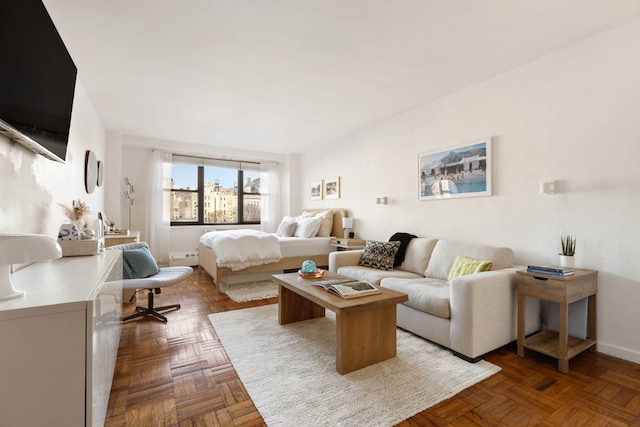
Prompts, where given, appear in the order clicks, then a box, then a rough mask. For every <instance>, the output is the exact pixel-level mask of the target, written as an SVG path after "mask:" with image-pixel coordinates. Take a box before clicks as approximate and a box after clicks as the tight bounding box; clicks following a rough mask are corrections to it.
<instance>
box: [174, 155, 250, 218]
mask: <svg viewBox="0 0 640 427" xmlns="http://www.w3.org/2000/svg"><path fill="white" fill-rule="evenodd" d="M253 166H254V167H253V168H246V167H244V168H243V169H242V170H239V169H232V168H224V167H213V166H197V165H193V164H180V163H174V164H173V165H172V169H171V185H172V187H171V222H172V223H174V224H180V223H184V224H187V223H188V224H194V223H195V224H239V223H240V224H241V223H257V222H260V171H259V170H258V165H253ZM239 180H241V182H243V184H244V185H242V186H241V187H238V182H239ZM199 182H200V183H202V184H201V186H202V188H200V186H199ZM201 204H202V209H200V205H201Z"/></svg>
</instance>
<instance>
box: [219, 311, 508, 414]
mask: <svg viewBox="0 0 640 427" xmlns="http://www.w3.org/2000/svg"><path fill="white" fill-rule="evenodd" d="M209 320H210V321H211V323H212V324H213V327H214V328H215V330H216V333H217V335H218V337H219V338H220V340H221V341H222V345H223V347H224V349H225V351H226V352H227V354H228V355H229V358H230V359H231V363H232V364H233V367H234V368H235V370H236V372H237V373H238V375H239V376H240V379H241V380H242V383H243V384H244V386H245V388H246V389H247V391H248V393H249V395H250V396H251V399H252V400H253V403H254V404H255V405H256V407H257V408H258V411H259V412H260V414H261V415H262V417H263V418H264V420H265V421H266V423H267V425H268V426H271V427H276V426H332V427H334V426H349V427H354V426H367V427H371V426H392V425H394V424H397V423H399V422H400V421H402V420H405V419H407V418H409V417H411V416H412V415H415V414H416V413H418V412H421V411H423V410H424V409H426V408H428V407H430V406H433V405H435V404H436V403H438V402H440V401H442V400H444V399H447V398H449V397H451V396H453V395H455V394H456V393H458V392H460V391H461V390H463V389H465V388H467V387H469V386H471V385H473V384H475V383H477V382H478V381H481V380H483V379H485V378H488V377H489V376H491V375H493V374H494V373H496V372H498V371H499V370H500V368H499V367H497V366H495V365H493V364H491V363H489V362H486V361H480V362H478V363H476V364H471V363H467V362H465V361H463V360H461V359H459V358H457V357H455V356H454V355H453V354H451V352H450V351H448V350H445V349H443V348H441V347H439V346H436V345H435V344H432V343H430V342H428V341H426V340H424V339H422V338H418V337H416V336H414V335H412V334H410V333H408V332H405V331H402V330H398V331H397V348H398V350H397V356H396V357H395V358H393V359H390V360H387V361H384V362H382V363H378V364H376V365H372V366H369V367H366V368H364V369H360V370H358V371H355V372H352V373H350V374H347V375H340V374H338V373H337V372H336V370H335V317H334V315H333V313H331V312H329V311H327V317H324V318H320V319H313V320H306V321H303V322H297V323H291V324H288V325H279V324H278V306H277V305H276V304H271V305H266V306H261V307H255V308H249V309H244V310H237V311H228V312H224V313H216V314H210V315H209Z"/></svg>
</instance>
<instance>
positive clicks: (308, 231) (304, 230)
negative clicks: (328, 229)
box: [293, 217, 322, 237]
mask: <svg viewBox="0 0 640 427" xmlns="http://www.w3.org/2000/svg"><path fill="white" fill-rule="evenodd" d="M321 224H322V218H318V217H313V218H300V219H299V220H298V226H297V227H296V231H295V232H294V233H293V235H294V236H295V237H314V236H315V235H316V233H317V232H318V230H319V229H320V225H321Z"/></svg>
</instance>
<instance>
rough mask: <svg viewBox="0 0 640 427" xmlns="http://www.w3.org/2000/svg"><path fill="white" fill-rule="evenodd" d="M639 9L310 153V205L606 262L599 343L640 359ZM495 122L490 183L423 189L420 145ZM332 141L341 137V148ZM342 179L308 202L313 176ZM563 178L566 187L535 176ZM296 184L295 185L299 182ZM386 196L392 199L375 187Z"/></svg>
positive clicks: (390, 226)
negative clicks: (546, 187) (338, 192)
mask: <svg viewBox="0 0 640 427" xmlns="http://www.w3.org/2000/svg"><path fill="white" fill-rule="evenodd" d="M639 50H640V20H636V21H633V22H632V23H630V24H627V25H625V26H622V27H619V28H617V29H614V30H612V31H608V32H606V33H603V34H601V35H600V36H598V37H596V38H593V39H591V40H587V41H586V42H583V43H580V44H578V45H575V46H573V47H571V48H568V49H566V50H563V51H560V52H557V53H555V54H553V55H550V56H548V57H545V58H542V59H540V60H538V61H536V62H533V63H531V64H528V65H526V66H523V67H520V68H518V69H515V70H512V71H510V72H508V73H505V74H503V75H500V76H498V77H496V78H493V79H491V80H489V81H486V82H484V83H481V84H478V85H475V86H473V87H470V88H468V89H466V90H463V91H460V92H458V93H455V94H452V95H451V96H448V97H446V98H444V99H441V100H438V101H436V102H432V103H430V104H428V105H424V106H422V107H420V108H418V109H415V110H412V111H410V112H407V113H406V114H403V115H400V116H397V117H395V118H393V119H390V120H388V121H386V122H384V123H380V124H378V125H377V126H374V127H371V128H368V129H365V130H363V131H361V132H358V133H357V134H355V135H352V136H351V137H349V138H345V139H344V140H342V141H339V142H337V143H335V144H333V145H332V146H326V147H325V148H324V149H323V150H321V151H318V152H314V153H306V154H303V155H302V156H300V165H299V169H298V171H299V177H300V178H299V182H300V183H302V185H301V187H300V188H299V189H298V192H297V194H298V198H299V199H300V200H301V203H302V204H303V205H304V206H310V207H336V206H341V207H344V208H347V209H349V210H350V211H351V212H352V213H353V216H354V217H355V218H356V225H355V231H356V232H357V233H358V234H360V235H362V237H364V238H367V239H381V240H387V239H388V238H389V236H391V235H392V234H393V233H394V232H396V231H407V232H412V233H414V234H418V235H422V236H434V237H439V238H447V239H456V240H462V241H469V242H476V243H485V244H490V245H504V246H509V247H511V248H513V249H514V251H515V253H516V262H517V263H519V264H525V265H526V264H529V263H552V264H557V263H558V257H557V254H558V251H559V249H560V243H559V239H560V235H562V234H571V235H574V236H576V237H577V254H576V264H577V266H578V267H584V268H591V269H596V270H599V271H600V274H599V292H598V312H597V325H598V341H599V343H598V349H599V350H600V351H603V352H605V353H609V354H612V355H616V356H619V357H622V358H625V359H628V360H632V361H635V362H640V338H639V336H638V334H637V333H634V332H632V331H633V326H632V325H637V324H639V323H640V310H638V302H639V301H640V263H638V262H637V260H638V259H640V245H638V242H637V240H638V237H640V225H639V221H638V213H639V212H640V168H639V167H638V161H639V159H640V126H638V120H639V119H638V118H639V117H640V78H639V76H640V56H639V55H638V54H637V52H638V51H639ZM485 136H494V144H493V184H494V185H493V188H494V195H493V196H491V197H478V198H463V199H453V200H435V201H418V174H417V156H418V154H419V153H421V152H428V151H433V150H440V149H442V148H446V147H448V146H452V145H458V144H462V143H466V142H469V141H473V140H476V139H479V138H482V137H485ZM332 148H333V149H332ZM331 176H340V177H341V179H342V183H341V185H342V197H341V199H339V200H329V201H318V202H310V201H308V198H307V186H308V183H309V181H311V180H314V179H319V178H327V177H331ZM553 179H556V180H559V181H560V194H557V195H541V194H539V192H538V185H539V183H540V182H541V181H546V180H553ZM294 194H295V193H294ZM381 196H388V197H389V199H390V203H389V204H388V205H386V206H384V205H376V204H375V199H376V197H381Z"/></svg>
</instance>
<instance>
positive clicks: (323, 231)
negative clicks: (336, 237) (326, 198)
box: [316, 211, 333, 237]
mask: <svg viewBox="0 0 640 427" xmlns="http://www.w3.org/2000/svg"><path fill="white" fill-rule="evenodd" d="M316 218H320V219H321V220H322V224H320V229H319V230H318V233H317V234H316V236H318V237H331V231H332V230H333V211H324V212H318V213H317V214H316Z"/></svg>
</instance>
